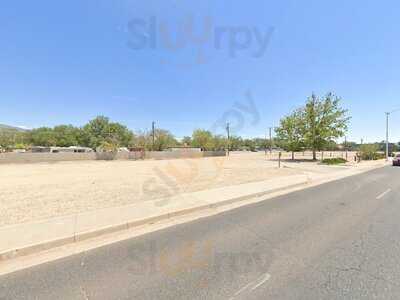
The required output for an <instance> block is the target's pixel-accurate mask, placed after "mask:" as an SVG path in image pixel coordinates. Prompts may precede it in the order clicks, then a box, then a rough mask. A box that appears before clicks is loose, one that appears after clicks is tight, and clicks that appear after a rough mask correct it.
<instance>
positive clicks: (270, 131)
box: [269, 127, 273, 154]
mask: <svg viewBox="0 0 400 300" xmlns="http://www.w3.org/2000/svg"><path fill="white" fill-rule="evenodd" d="M272 128H273V127H270V128H269V154H272Z"/></svg>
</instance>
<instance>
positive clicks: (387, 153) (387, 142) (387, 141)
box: [385, 112, 390, 161]
mask: <svg viewBox="0 0 400 300" xmlns="http://www.w3.org/2000/svg"><path fill="white" fill-rule="evenodd" d="M385 114H386V161H388V160H389V115H390V112H386V113H385Z"/></svg>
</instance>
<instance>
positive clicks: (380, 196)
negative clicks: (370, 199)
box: [376, 189, 392, 200]
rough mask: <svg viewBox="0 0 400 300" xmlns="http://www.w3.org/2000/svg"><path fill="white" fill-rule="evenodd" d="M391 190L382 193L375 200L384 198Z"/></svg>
mask: <svg viewBox="0 0 400 300" xmlns="http://www.w3.org/2000/svg"><path fill="white" fill-rule="evenodd" d="M391 191H392V190H391V189H388V190H387V191H385V192H383V193H382V194H380V195H379V196H378V197H376V200H379V199H382V198H383V197H385V196H386V195H387V194H389V193H390V192H391Z"/></svg>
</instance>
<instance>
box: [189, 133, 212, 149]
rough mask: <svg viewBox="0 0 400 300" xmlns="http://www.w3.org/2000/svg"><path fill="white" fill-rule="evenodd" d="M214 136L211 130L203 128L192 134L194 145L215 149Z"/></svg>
mask: <svg viewBox="0 0 400 300" xmlns="http://www.w3.org/2000/svg"><path fill="white" fill-rule="evenodd" d="M214 142H215V141H214V137H213V135H212V133H211V132H210V131H207V130H203V129H196V130H195V131H193V134H192V145H193V147H198V148H201V149H202V150H203V151H204V150H214V148H215V145H214Z"/></svg>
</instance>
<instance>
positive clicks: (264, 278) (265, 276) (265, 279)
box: [251, 273, 271, 291]
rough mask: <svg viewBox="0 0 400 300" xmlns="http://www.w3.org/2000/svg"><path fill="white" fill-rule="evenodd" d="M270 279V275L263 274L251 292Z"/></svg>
mask: <svg viewBox="0 0 400 300" xmlns="http://www.w3.org/2000/svg"><path fill="white" fill-rule="evenodd" d="M270 278H271V275H270V274H268V273H265V274H264V276H263V278H262V280H261V281H260V282H259V283H258V284H257V285H256V286H254V287H253V288H252V289H251V290H252V291H254V290H255V289H256V288H258V287H260V286H262V285H263V284H264V283H266V282H267V281H268V280H269V279H270Z"/></svg>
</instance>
